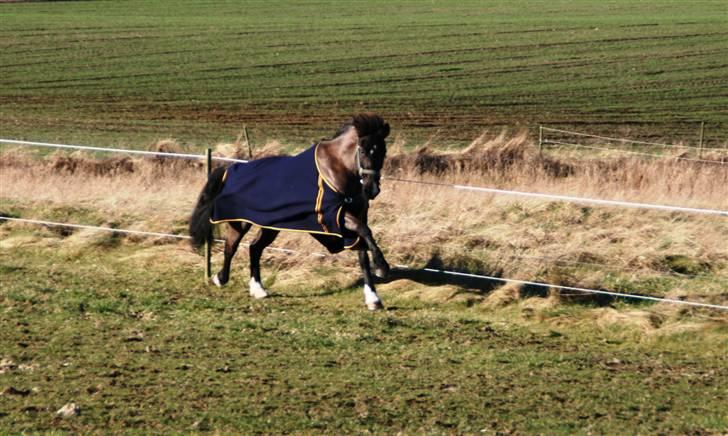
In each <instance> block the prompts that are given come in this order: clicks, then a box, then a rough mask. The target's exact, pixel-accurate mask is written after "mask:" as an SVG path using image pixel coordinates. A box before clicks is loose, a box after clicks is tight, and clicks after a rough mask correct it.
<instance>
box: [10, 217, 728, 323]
mask: <svg viewBox="0 0 728 436" xmlns="http://www.w3.org/2000/svg"><path fill="white" fill-rule="evenodd" d="M0 220H5V221H15V222H25V223H30V224H38V225H49V226H61V227H71V228H80V229H94V230H104V231H111V232H117V233H127V234H134V235H143V236H157V237H168V238H176V239H190V237H189V236H186V235H175V234H170V233H159V232H146V231H141V230H127V229H115V228H111V227H103V226H91V225H85V224H69V223H59V222H53V221H43V220H33V219H25V218H13V217H6V216H0ZM216 241H221V242H224V241H222V240H219V239H216ZM269 249H271V250H274V251H282V252H285V253H288V254H294V253H299V252H297V251H294V250H288V249H284V248H275V247H269ZM308 254H313V255H316V256H319V257H327V255H325V254H321V253H315V252H314V253H308ZM395 266H396V267H397V268H401V269H405V270H410V271H425V272H431V273H437V274H443V275H450V276H457V277H467V278H475V279H481V280H495V281H499V282H506V283H517V284H522V285H531V286H539V287H544V288H554V289H561V290H567V291H578V292H583V293H591V294H601V295H609V296H612V297H619V298H631V299H640V300H649V301H657V302H662V303H671V304H683V305H688V306H695V307H706V308H711V309H720V310H728V306H721V305H718V304H708V303H700V302H697V301H687V300H675V299H671V298H661V297H652V296H648V295H638V294H626V293H620V292H611V291H603V290H599V289H589V288H579V287H574V286H561V285H552V284H549V283H541V282H532V281H527V280H518V279H509V278H503V277H494V276H486V275H480V274H469V273H462V272H457V271H448V270H442V269H435V268H422V269H416V268H412V267H409V266H406V265H395Z"/></svg>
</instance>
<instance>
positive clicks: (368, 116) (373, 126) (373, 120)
mask: <svg viewBox="0 0 728 436" xmlns="http://www.w3.org/2000/svg"><path fill="white" fill-rule="evenodd" d="M351 127H354V128H355V129H356V133H357V135H359V137H360V138H363V137H365V136H369V135H374V136H382V137H386V136H387V135H388V134H389V124H387V123H386V122H385V121H384V120H383V119H382V117H380V116H379V115H376V114H373V113H364V114H359V115H355V116H354V117H352V119H351V120H349V121H347V122H345V123H344V124H342V125H341V127H339V130H337V131H336V134H334V138H336V137H338V136H341V135H343V134H344V133H346V131H347V130H349V129H350V128H351Z"/></svg>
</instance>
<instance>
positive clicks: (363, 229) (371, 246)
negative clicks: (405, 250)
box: [344, 213, 389, 278]
mask: <svg viewBox="0 0 728 436" xmlns="http://www.w3.org/2000/svg"><path fill="white" fill-rule="evenodd" d="M344 226H345V227H346V228H347V229H349V230H351V231H352V232H355V233H356V234H357V235H359V237H360V238H362V239H363V240H364V243H365V244H366V246H367V249H368V250H369V251H371V252H372V260H373V261H374V274H375V275H376V276H377V277H379V278H386V277H387V276H388V275H389V264H388V263H387V261H386V260H384V254H382V250H380V249H379V246H378V245H377V243H376V242H375V241H374V236H372V231H371V229H369V226H368V225H367V224H366V222H364V220H362V219H360V218H359V217H357V216H355V215H352V214H349V213H347V214H346V216H345V220H344Z"/></svg>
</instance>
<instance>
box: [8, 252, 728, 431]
mask: <svg viewBox="0 0 728 436" xmlns="http://www.w3.org/2000/svg"><path fill="white" fill-rule="evenodd" d="M168 251H169V254H170V255H171V254H172V253H174V252H175V248H174V246H168ZM138 253H139V247H138V246H134V245H126V244H122V245H119V246H116V247H114V248H111V249H98V248H89V249H88V250H86V251H78V250H73V251H66V250H64V249H48V248H42V247H39V246H33V245H25V246H23V247H20V248H15V249H12V250H10V249H1V250H0V272H1V273H2V274H1V275H0V277H1V281H2V282H1V284H2V286H1V289H2V290H1V291H0V304H1V306H2V308H3V310H2V312H0V324H1V325H2V328H1V329H0V350H2V351H1V352H0V360H3V359H6V360H8V359H9V360H10V361H11V362H12V365H11V366H9V367H6V371H5V372H4V373H2V374H0V389H2V392H4V394H3V396H2V402H0V429H3V431H7V432H11V433H12V432H22V431H51V430H55V431H67V430H70V431H75V432H84V433H85V432H90V431H96V432H129V431H131V432H134V431H155V432H182V431H188V430H215V431H220V432H230V431H235V432H251V433H252V432H274V433H280V432H291V431H293V432H306V433H318V432H321V431H325V432H327V433H341V432H360V431H374V432H387V433H392V432H396V431H398V430H404V431H405V432H407V433H415V432H422V431H427V432H435V433H452V432H469V433H477V432H480V431H481V430H485V431H487V432H491V433H493V432H509V431H515V432H545V433H574V432H579V433H587V432H594V433H625V432H626V433H658V432H662V433H695V432H697V433H700V432H716V433H721V432H725V431H726V430H728V417H727V416H726V414H725V407H724V406H725V404H726V401H728V398H726V391H725V389H724V387H725V386H726V384H727V383H728V371H727V370H726V368H728V364H727V363H728V362H727V361H726V355H725V353H724V352H723V351H721V350H725V347H726V345H728V344H726V337H727V334H728V331H726V328H725V325H724V324H723V325H720V324H719V325H716V326H714V327H712V328H708V329H703V330H700V331H699V332H697V333H696V332H695V331H692V332H691V333H685V334H681V333H677V334H672V335H667V336H644V335H643V334H641V333H640V331H639V330H634V329H631V328H629V327H620V328H616V327H612V328H608V329H600V328H596V327H595V326H594V325H593V324H592V323H575V324H572V325H569V324H563V323H562V324H559V323H558V322H550V321H548V319H549V317H551V318H552V319H553V320H558V319H564V317H565V316H577V314H579V313H583V312H584V310H585V308H583V307H581V308H580V307H579V306H578V305H577V306H572V305H561V306H559V308H558V309H553V310H552V311H551V312H548V311H547V312H545V316H547V319H546V320H543V319H542V320H540V321H537V322H536V321H528V320H526V319H524V318H522V317H519V316H518V313H517V312H514V311H513V310H512V308H511V309H508V308H506V309H502V310H487V309H484V308H482V307H479V306H477V305H476V306H473V307H467V306H466V305H465V304H461V303H447V304H435V305H432V304H426V303H424V302H421V301H418V300H412V299H407V298H403V297H400V296H398V295H397V294H396V293H394V292H386V291H385V292H384V293H383V298H384V301H385V303H386V304H387V305H388V310H386V311H384V312H380V313H368V312H367V311H366V310H365V309H364V307H363V304H362V301H361V299H362V296H361V291H360V289H359V288H358V286H354V285H353V284H351V283H347V282H346V280H344V281H339V282H338V284H334V285H332V286H329V287H327V288H314V287H311V286H309V285H307V284H306V283H305V282H302V283H300V284H299V285H290V281H289V282H288V283H289V285H283V284H278V285H277V284H276V283H275V280H273V281H274V283H272V289H273V290H274V294H273V297H272V298H270V299H268V300H265V301H251V300H250V299H249V297H248V296H247V295H246V294H245V293H244V292H241V287H242V286H243V283H245V282H246V280H245V272H244V271H243V270H242V268H237V270H236V271H235V275H234V277H233V282H232V283H231V286H230V287H229V288H226V289H224V290H218V289H215V288H211V287H208V286H205V285H203V284H202V278H201V274H202V271H201V262H200V265H194V264H189V263H185V262H177V261H175V258H174V256H172V257H167V256H164V257H163V256H162V255H161V254H158V255H157V256H156V257H151V258H147V259H146V260H144V258H135V257H128V256H130V255H135V254H138ZM243 258H244V256H243ZM239 261H243V260H239ZM265 268H266V270H267V271H269V274H268V277H269V278H271V277H273V276H276V277H278V278H280V277H281V276H285V275H286V274H288V272H287V271H286V270H279V271H278V272H277V273H276V274H273V273H271V272H270V271H272V269H273V265H266V266H265ZM335 283H336V282H335ZM586 310H589V309H586ZM705 314H706V315H709V312H706V313H705ZM11 387H12V388H14V391H13V390H10V388H11ZM69 402H74V403H76V404H77V405H78V406H79V407H80V408H81V415H80V416H78V417H75V418H68V419H60V418H55V411H56V410H58V409H59V408H61V407H62V406H63V405H64V404H67V403H69Z"/></svg>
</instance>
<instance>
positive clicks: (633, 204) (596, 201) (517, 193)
mask: <svg viewBox="0 0 728 436" xmlns="http://www.w3.org/2000/svg"><path fill="white" fill-rule="evenodd" d="M0 143H6V144H17V145H30V146H40V147H55V148H63V149H75V150H89V151H103V152H110V153H130V154H140V155H147V156H168V157H176V158H182V159H205V158H206V156H205V155H199V154H185V153H166V152H155V151H142V150H128V149H118V148H104V147H89V146H83V145H67V144H51V143H46V142H31V141H18V140H14V139H0ZM212 159H214V160H220V161H227V162H243V163H244V162H247V161H246V160H242V159H232V158H225V157H213V158H212ZM384 179H386V180H393V181H397V182H404V183H413V184H421V185H431V186H441V187H450V188H454V189H460V190H466V191H474V192H484V193H490V194H499V195H510V196H520V197H531V198H539V199H544V200H556V201H566V202H571V203H582V204H597V205H602V206H620V207H632V208H640V209H654V210H662V211H668V212H687V213H699V214H706V215H722V216H728V210H719V209H705V208H693V207H683V206H672V205H662V204H650V203H636V202H630V201H619V200H605V199H598V198H585V197H575V196H570V195H559V194H544V193H538V192H525V191H513V190H507V189H496V188H486V187H480V186H470V185H457V184H450V183H438V182H424V181H418V180H408V179H400V178H396V177H384Z"/></svg>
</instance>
